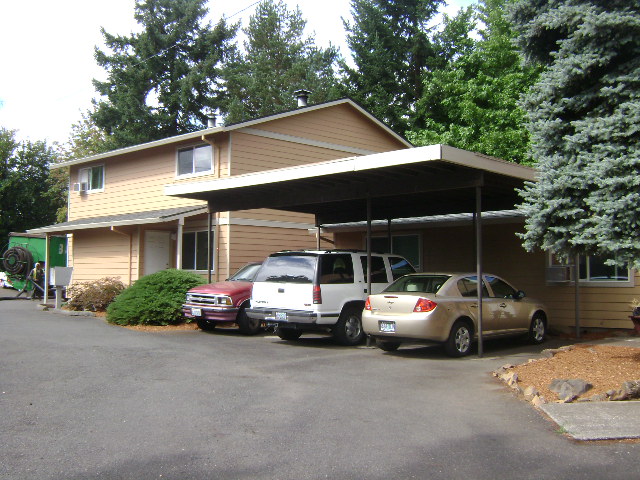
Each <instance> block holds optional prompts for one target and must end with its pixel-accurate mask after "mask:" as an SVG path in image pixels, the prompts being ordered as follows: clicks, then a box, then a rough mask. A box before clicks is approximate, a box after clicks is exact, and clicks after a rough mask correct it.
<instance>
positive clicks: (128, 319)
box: [107, 269, 205, 325]
mask: <svg viewBox="0 0 640 480" xmlns="http://www.w3.org/2000/svg"><path fill="white" fill-rule="evenodd" d="M203 283H205V282H204V280H203V279H202V277H201V276H200V275H197V274H195V273H192V272H185V271H183V270H175V269H170V270H162V271H161V272H156V273H152V274H151V275H146V276H144V277H142V278H141V279H140V280H138V281H137V282H135V283H134V284H133V285H131V286H130V287H129V288H127V289H126V290H124V291H123V292H122V293H121V294H120V295H118V296H117V297H116V299H115V300H114V301H113V303H111V305H109V307H108V308H107V321H109V322H110V323H115V324H118V325H175V324H177V323H182V322H184V321H185V319H184V318H183V316H182V304H183V303H184V300H185V297H186V294H187V291H188V290H189V289H191V288H193V287H195V286H198V285H202V284H203Z"/></svg>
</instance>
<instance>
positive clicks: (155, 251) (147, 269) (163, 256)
mask: <svg viewBox="0 0 640 480" xmlns="http://www.w3.org/2000/svg"><path fill="white" fill-rule="evenodd" d="M170 261H171V232H164V231H159V230H147V231H145V232H144V272H143V273H144V275H150V274H152V273H155V272H159V271H160V270H166V269H167V268H169V264H170Z"/></svg>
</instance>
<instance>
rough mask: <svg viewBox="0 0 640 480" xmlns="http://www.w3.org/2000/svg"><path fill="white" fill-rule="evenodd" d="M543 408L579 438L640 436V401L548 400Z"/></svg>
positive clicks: (605, 438)
mask: <svg viewBox="0 0 640 480" xmlns="http://www.w3.org/2000/svg"><path fill="white" fill-rule="evenodd" d="M540 409H541V410H542V411H543V412H544V413H546V414H547V415H549V417H551V419H552V420H553V421H554V422H556V423H557V424H558V425H559V426H560V427H561V428H562V430H563V431H564V432H565V433H567V434H568V435H571V436H572V437H573V438H575V439H576V440H617V439H625V438H640V401H624V402H582V403H547V404H545V405H542V406H541V407H540Z"/></svg>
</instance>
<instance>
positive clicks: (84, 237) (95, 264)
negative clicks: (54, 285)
mask: <svg viewBox="0 0 640 480" xmlns="http://www.w3.org/2000/svg"><path fill="white" fill-rule="evenodd" d="M133 244H134V245H135V242H133ZM72 245H73V265H72V266H73V282H86V281H94V280H98V279H101V278H104V277H119V278H120V280H121V281H122V282H124V283H125V284H128V283H129V272H130V264H129V238H128V237H127V236H125V235H120V234H118V233H114V232H112V231H110V230H108V229H96V230H86V231H78V232H76V233H74V235H73V243H72ZM136 257H137V255H136ZM134 262H135V260H134ZM134 280H135V279H134Z"/></svg>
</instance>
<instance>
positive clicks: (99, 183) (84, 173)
mask: <svg viewBox="0 0 640 480" xmlns="http://www.w3.org/2000/svg"><path fill="white" fill-rule="evenodd" d="M78 183H79V184H80V190H81V191H87V192H91V191H96V190H104V165H96V166H95V167H89V168H81V169H80V170H79V171H78Z"/></svg>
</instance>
